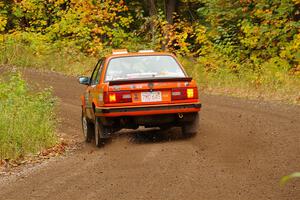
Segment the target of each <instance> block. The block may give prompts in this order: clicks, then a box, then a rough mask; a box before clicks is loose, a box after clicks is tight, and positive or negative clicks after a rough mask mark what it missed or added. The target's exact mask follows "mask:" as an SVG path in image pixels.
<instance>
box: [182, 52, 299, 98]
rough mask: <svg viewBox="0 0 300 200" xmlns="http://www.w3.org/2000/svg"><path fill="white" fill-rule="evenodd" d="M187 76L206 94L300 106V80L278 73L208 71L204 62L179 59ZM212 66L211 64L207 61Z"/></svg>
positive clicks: (227, 70)
mask: <svg viewBox="0 0 300 200" xmlns="http://www.w3.org/2000/svg"><path fill="white" fill-rule="evenodd" d="M180 60H181V62H182V64H183V66H184V67H185V69H186V70H187V73H188V74H189V75H190V76H192V77H194V79H196V80H197V82H198V85H199V87H200V89H201V91H203V92H205V93H207V94H216V95H227V96H235V97H244V98H249V99H262V100H272V101H281V102H286V103H292V104H300V76H299V75H298V76H297V75H289V74H288V73H287V72H282V71H279V70H275V71H271V70H268V71H267V70H265V71H260V72H259V73H258V72H254V71H250V70H245V69H242V70H238V71H233V70H230V69H228V68H226V67H218V68H214V69H208V68H207V66H205V62H202V60H201V59H199V60H196V61H195V60H191V59H187V58H180ZM211 62H214V61H211Z"/></svg>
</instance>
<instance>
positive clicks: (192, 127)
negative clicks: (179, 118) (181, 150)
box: [181, 113, 200, 138]
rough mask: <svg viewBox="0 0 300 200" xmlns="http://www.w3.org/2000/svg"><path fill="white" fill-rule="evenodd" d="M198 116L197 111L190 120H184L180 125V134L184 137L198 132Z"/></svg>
mask: <svg viewBox="0 0 300 200" xmlns="http://www.w3.org/2000/svg"><path fill="white" fill-rule="evenodd" d="M199 118H200V117H199V113H197V114H196V115H195V117H194V119H193V120H192V121H191V122H186V123H185V124H184V125H182V126H181V130H182V135H183V136H184V137H187V138H188V137H193V136H195V135H196V134H197V133H198V131H199V127H200V124H199V123H200V121H199Z"/></svg>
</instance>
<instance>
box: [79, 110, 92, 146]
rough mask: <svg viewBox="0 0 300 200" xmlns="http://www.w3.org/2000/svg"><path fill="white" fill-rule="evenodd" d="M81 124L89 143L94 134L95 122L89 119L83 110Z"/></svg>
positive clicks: (86, 140)
mask: <svg viewBox="0 0 300 200" xmlns="http://www.w3.org/2000/svg"><path fill="white" fill-rule="evenodd" d="M81 125H82V132H83V136H84V141H85V142H87V143H89V142H91V141H92V138H93V134H94V124H93V123H91V122H89V121H88V120H87V118H86V116H85V115H84V113H83V111H82V113H81Z"/></svg>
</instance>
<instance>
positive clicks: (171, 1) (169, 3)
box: [165, 0, 177, 24]
mask: <svg viewBox="0 0 300 200" xmlns="http://www.w3.org/2000/svg"><path fill="white" fill-rule="evenodd" d="M165 1H166V18H167V22H168V23H169V24H173V14H174V12H175V11H176V3H177V1H176V0H165Z"/></svg>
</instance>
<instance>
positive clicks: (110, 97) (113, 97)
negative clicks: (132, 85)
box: [104, 91, 132, 103]
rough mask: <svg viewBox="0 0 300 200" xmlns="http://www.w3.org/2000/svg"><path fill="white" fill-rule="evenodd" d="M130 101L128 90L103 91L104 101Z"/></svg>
mask: <svg viewBox="0 0 300 200" xmlns="http://www.w3.org/2000/svg"><path fill="white" fill-rule="evenodd" d="M129 102H132V98H131V93H130V92H129V91H120V92H105V93H104V103H129Z"/></svg>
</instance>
